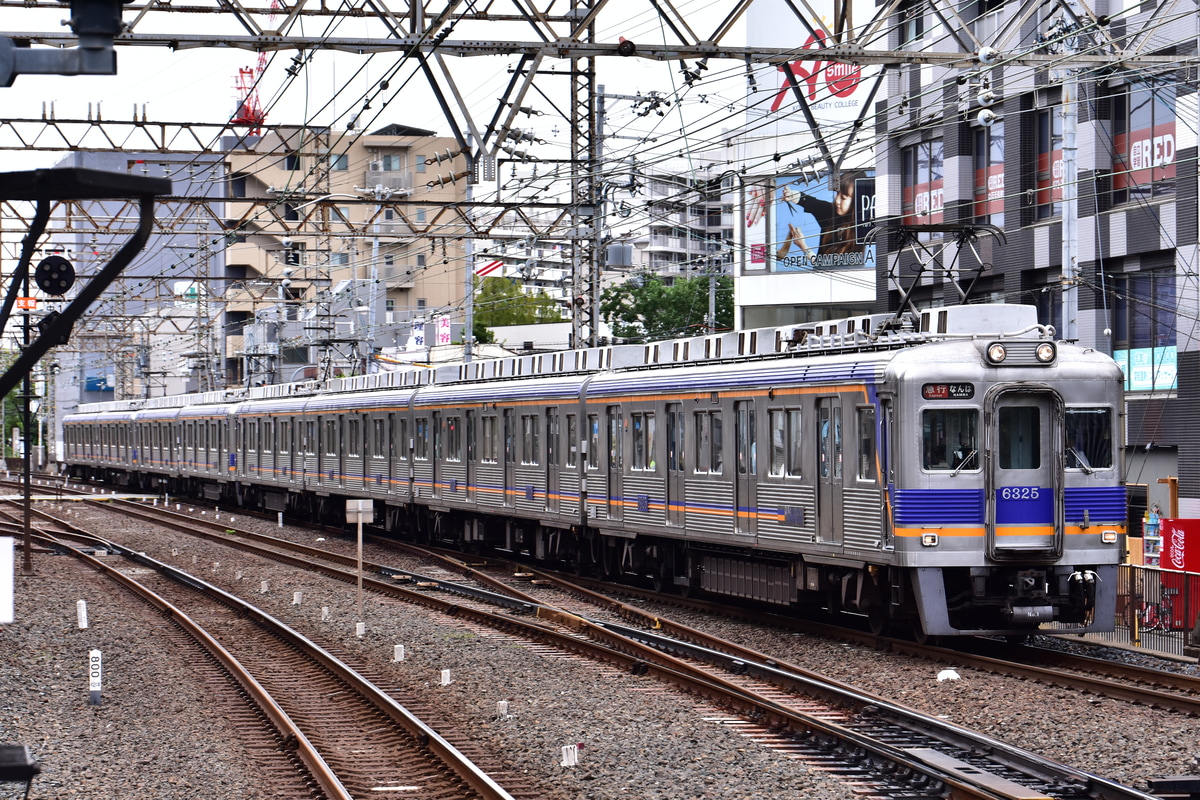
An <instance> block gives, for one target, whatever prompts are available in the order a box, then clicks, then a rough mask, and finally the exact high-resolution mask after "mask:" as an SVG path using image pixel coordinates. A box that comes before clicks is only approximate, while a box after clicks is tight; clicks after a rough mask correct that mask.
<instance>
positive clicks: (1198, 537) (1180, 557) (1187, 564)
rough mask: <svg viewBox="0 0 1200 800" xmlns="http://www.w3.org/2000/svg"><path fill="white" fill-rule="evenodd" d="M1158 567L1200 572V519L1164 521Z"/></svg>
mask: <svg viewBox="0 0 1200 800" xmlns="http://www.w3.org/2000/svg"><path fill="white" fill-rule="evenodd" d="M1158 565H1159V566H1160V567H1162V568H1163V569H1175V570H1182V571H1184V572H1200V519H1164V520H1162V552H1161V553H1160V554H1159V559H1158Z"/></svg>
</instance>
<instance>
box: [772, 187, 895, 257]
mask: <svg viewBox="0 0 1200 800" xmlns="http://www.w3.org/2000/svg"><path fill="white" fill-rule="evenodd" d="M774 207H775V220H774V221H775V245H774V253H773V255H774V257H775V271H776V272H799V271H805V270H813V269H872V270H873V269H874V268H875V245H874V244H866V243H865V242H864V240H865V238H866V236H867V233H868V232H869V231H870V229H871V225H872V223H873V222H874V219H875V178H874V175H873V174H872V173H870V172H869V171H867V170H849V171H847V172H844V173H842V174H841V176H840V177H839V179H838V180H837V181H836V182H834V184H833V185H831V182H830V181H829V180H828V179H826V178H820V179H816V180H813V179H806V178H804V177H796V176H784V177H780V178H778V179H777V182H776V190H775V206H774Z"/></svg>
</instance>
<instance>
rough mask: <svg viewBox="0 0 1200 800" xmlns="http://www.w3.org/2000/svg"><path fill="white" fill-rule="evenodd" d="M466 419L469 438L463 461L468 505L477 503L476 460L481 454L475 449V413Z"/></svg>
mask: <svg viewBox="0 0 1200 800" xmlns="http://www.w3.org/2000/svg"><path fill="white" fill-rule="evenodd" d="M466 416H467V419H466V426H467V429H466V431H464V433H465V434H466V438H467V452H466V458H465V459H464V460H463V489H464V490H465V491H466V497H467V502H468V503H474V502H475V459H477V458H478V457H479V453H478V452H477V451H476V449H475V412H474V411H468V412H467V415H466Z"/></svg>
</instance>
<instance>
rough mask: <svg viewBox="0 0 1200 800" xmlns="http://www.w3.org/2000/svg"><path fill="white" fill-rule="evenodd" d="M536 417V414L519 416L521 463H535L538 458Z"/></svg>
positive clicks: (538, 444)
mask: <svg viewBox="0 0 1200 800" xmlns="http://www.w3.org/2000/svg"><path fill="white" fill-rule="evenodd" d="M538 439H539V437H538V417H537V415H536V414H523V415H522V416H521V463H522V464H537V463H538V462H539V461H540V459H539V453H538V450H539V447H540V443H539V441H538Z"/></svg>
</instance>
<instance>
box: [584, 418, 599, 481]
mask: <svg viewBox="0 0 1200 800" xmlns="http://www.w3.org/2000/svg"><path fill="white" fill-rule="evenodd" d="M587 442H588V451H587V463H588V467H589V468H590V469H600V416H599V415H598V414H588V438H587Z"/></svg>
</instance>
